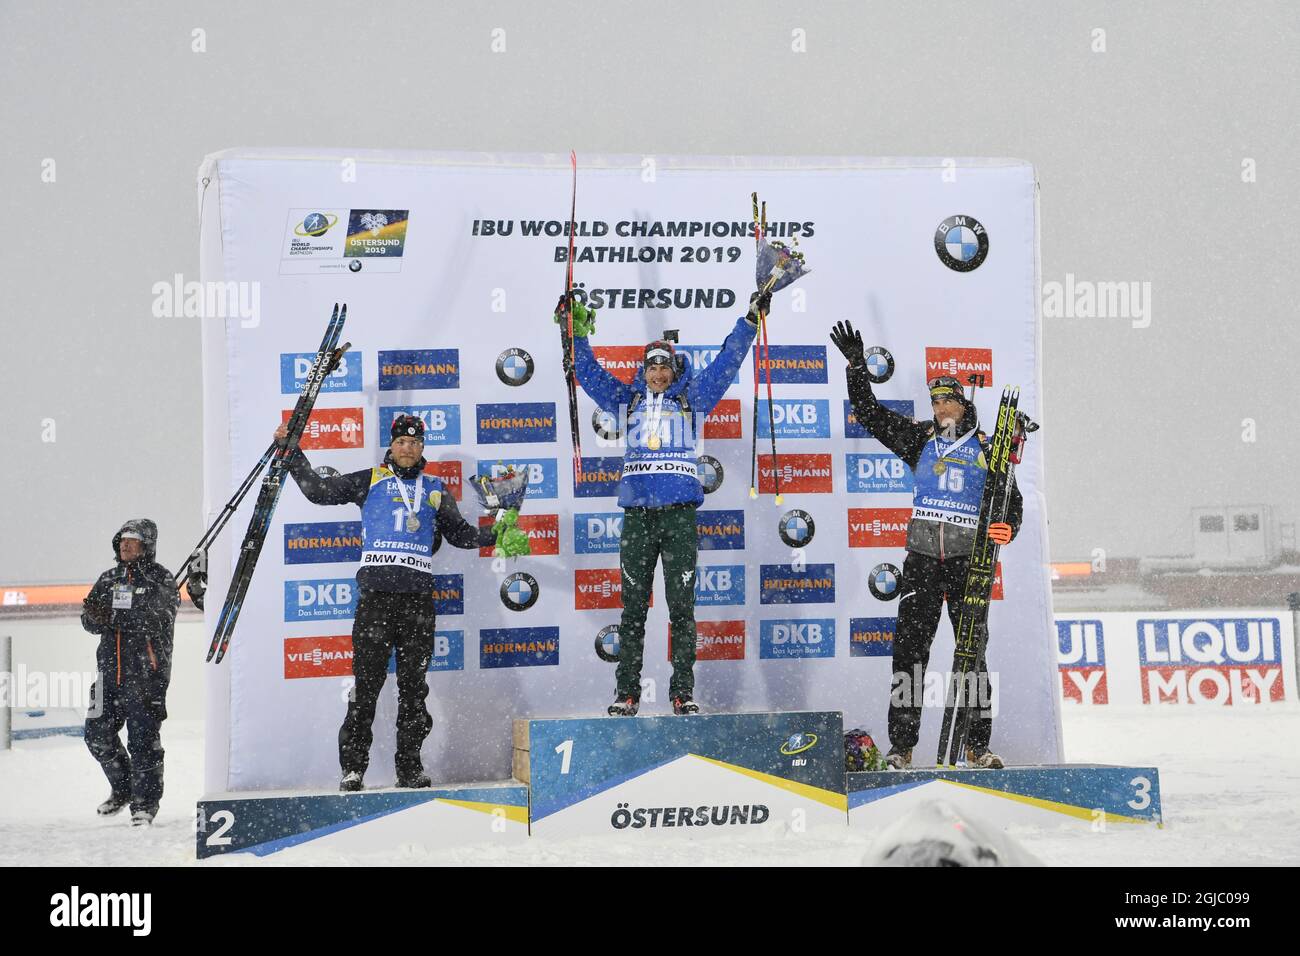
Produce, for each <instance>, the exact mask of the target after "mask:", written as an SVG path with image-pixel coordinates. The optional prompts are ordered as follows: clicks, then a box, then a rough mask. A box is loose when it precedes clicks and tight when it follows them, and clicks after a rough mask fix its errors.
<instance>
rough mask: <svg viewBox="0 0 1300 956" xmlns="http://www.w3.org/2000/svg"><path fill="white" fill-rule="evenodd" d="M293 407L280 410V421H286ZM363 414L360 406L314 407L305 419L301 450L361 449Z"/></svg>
mask: <svg viewBox="0 0 1300 956" xmlns="http://www.w3.org/2000/svg"><path fill="white" fill-rule="evenodd" d="M291 417H293V409H291V408H286V409H283V410H281V412H280V421H281V422H282V423H286V424H287V423H288V421H289V419H290V418H291ZM364 423H365V413H364V412H363V411H362V410H361V409H360V408H316V409H313V410H312V413H311V416H310V417H309V418H308V419H307V427H306V428H304V429H303V432H302V439H301V441H300V442H299V445H300V447H301V448H302V449H303V450H304V451H317V450H321V449H334V448H364V447H365V444H366V435H365V428H364Z"/></svg>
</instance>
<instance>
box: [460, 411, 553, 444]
mask: <svg viewBox="0 0 1300 956" xmlns="http://www.w3.org/2000/svg"><path fill="white" fill-rule="evenodd" d="M474 414H475V418H476V419H477V421H478V443H479V444H480V445H496V444H522V443H545V442H554V441H555V403H554V402H505V403H490V404H483V405H475V406H474Z"/></svg>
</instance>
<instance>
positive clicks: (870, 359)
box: [866, 345, 894, 385]
mask: <svg viewBox="0 0 1300 956" xmlns="http://www.w3.org/2000/svg"><path fill="white" fill-rule="evenodd" d="M866 360H867V378H869V379H871V384H873V385H880V384H882V383H883V382H888V381H889V380H890V379H891V378H893V377H894V356H892V355H890V354H889V349H884V348H881V347H880V346H879V345H877V346H875V347H874V348H869V349H867V355H866Z"/></svg>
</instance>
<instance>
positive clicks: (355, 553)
mask: <svg viewBox="0 0 1300 956" xmlns="http://www.w3.org/2000/svg"><path fill="white" fill-rule="evenodd" d="M360 560H361V522H360V521H313V522H306V523H302V524H286V525H285V526H284V563H285V564H326V563H329V562H340V563H344V562H347V563H352V562H356V561H360Z"/></svg>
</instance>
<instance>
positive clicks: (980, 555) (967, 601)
mask: <svg viewBox="0 0 1300 956" xmlns="http://www.w3.org/2000/svg"><path fill="white" fill-rule="evenodd" d="M1019 405H1020V389H1019V388H1012V387H1010V386H1008V387H1006V388H1004V389H1002V399H1001V401H1000V402H999V403H998V417H997V425H996V427H995V428H994V430H993V440H992V442H991V443H990V445H989V457H988V474H987V476H986V478H985V479H984V493H983V496H982V497H981V498H980V513H979V523H978V525H977V526H976V529H975V543H974V545H973V546H972V548H971V555H970V565H969V566H968V568H967V571H966V589H965V592H964V594H963V597H962V605H961V614H960V616H959V618H958V622H957V633H956V635H955V637H956V647H955V650H954V653H953V662H952V678H951V680H950V681H949V684H948V694H947V696H946V698H945V701H944V711H943V725H942V726H941V727H940V729H939V754H938V757H937V758H936V759H937V763H938V765H939V766H941V767H942V766H952V767H955V766H957V765H958V763H959V762H960V761H962V760H963V759H964V748H965V746H966V736H967V733H968V731H969V730H970V722H971V712H972V711H974V710H976V709H977V708H980V707H982V706H985V705H986V704H987V703H988V701H987V700H981V699H980V697H981V691H983V692H984V693H985V694H987V693H990V692H991V691H990V690H989V689H986V688H977V687H974V686H972V685H973V684H975V683H976V681H977V675H978V673H979V661H980V660H981V658H982V657H983V656H984V650H985V646H986V644H987V643H988V620H989V599H990V597H991V595H992V593H993V578H994V575H995V573H996V570H997V563H998V551H999V548H998V544H997V542H995V541H994V540H993V539H992V538H990V537H989V526H990V525H992V524H998V523H1002V522H1005V521H1006V520H1007V510H1008V508H1009V506H1010V503H1011V488H1012V484H1013V478H1014V476H1015V466H1016V465H1017V464H1018V463H1019V461H1020V457H1021V450H1022V447H1023V445H1024V441H1025V434H1026V433H1027V432H1031V431H1036V430H1037V429H1038V425H1036V424H1035V423H1034V422H1032V421H1030V420H1029V418H1028V417H1027V416H1026V415H1025V414H1024V413H1022V412H1021V411H1020V410H1019Z"/></svg>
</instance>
